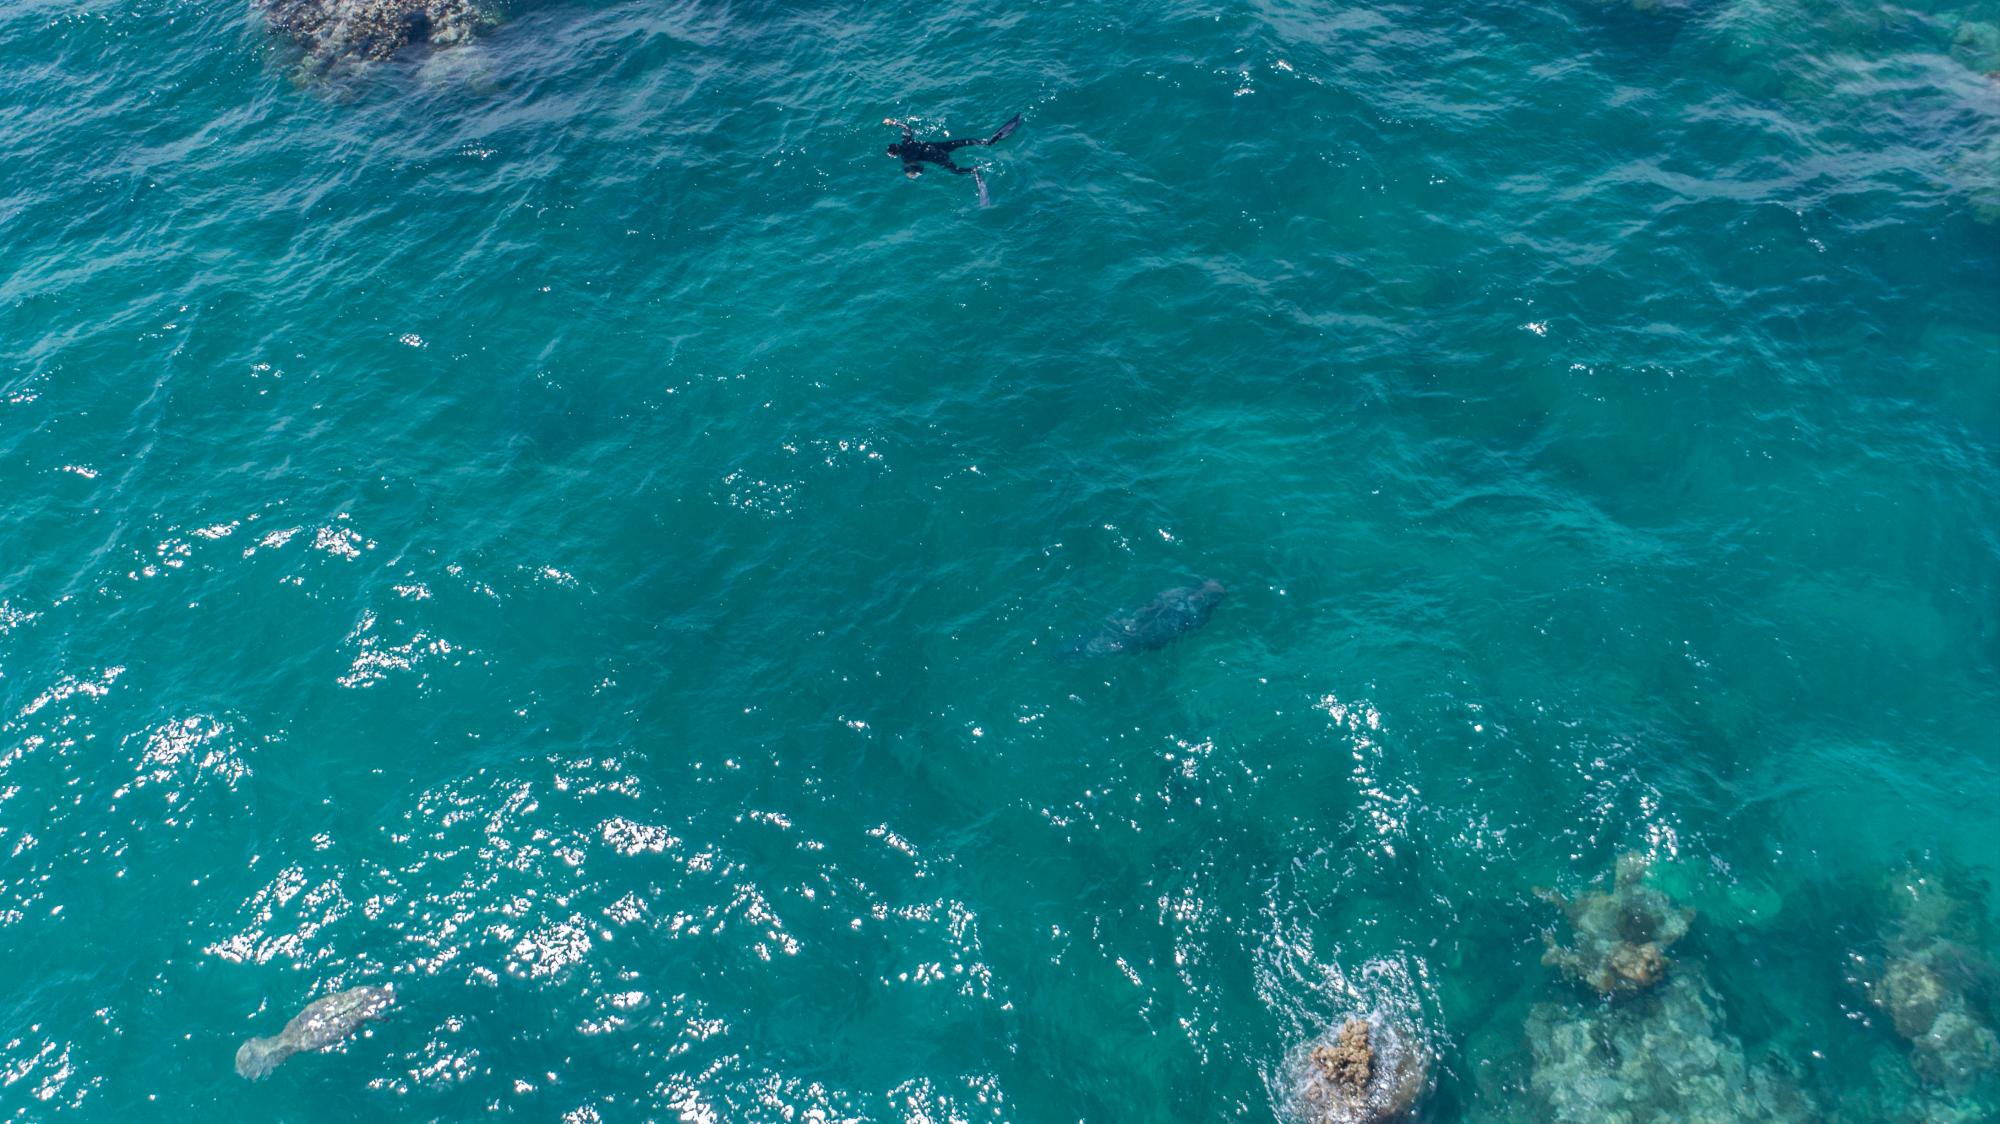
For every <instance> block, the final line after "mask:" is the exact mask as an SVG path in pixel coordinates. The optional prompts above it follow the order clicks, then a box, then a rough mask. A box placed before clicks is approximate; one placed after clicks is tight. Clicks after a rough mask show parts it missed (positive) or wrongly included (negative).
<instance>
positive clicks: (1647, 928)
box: [1538, 852, 1694, 996]
mask: <svg viewBox="0 0 2000 1124" xmlns="http://www.w3.org/2000/svg"><path fill="white" fill-rule="evenodd" d="M1646 867H1647V860H1646V857H1645V856H1644V855H1641V854H1638V853H1636V852H1628V853H1626V854H1624V855H1620V856H1619V858H1618V865H1617V869H1616V871H1615V873H1614V875H1613V878H1612V888H1611V890H1610V891H1609V892H1605V891H1602V890H1596V891H1592V892H1590V893H1588V894H1584V895H1583V896H1582V897H1579V898H1577V899H1576V900H1574V901H1571V900H1570V899H1568V898H1565V897H1564V896H1562V895H1561V894H1558V893H1556V892H1555V891H1553V890H1543V891H1538V893H1539V894H1540V895H1541V897H1542V898H1544V899H1545V900H1547V901H1549V902H1552V903H1554V904H1555V905H1556V906H1557V907H1559V908H1560V909H1562V911H1563V913H1564V915H1565V916H1567V917H1568V918H1569V924H1570V930H1571V943H1570V944H1569V945H1562V944H1558V943H1557V942H1556V938H1555V935H1554V934H1553V933H1550V934H1545V940H1546V941H1547V942H1548V951H1547V952H1546V953H1544V954H1543V955H1542V963H1544V964H1546V965H1548V966H1550V967H1552V968H1557V969H1560V970H1561V971H1562V972H1563V974H1565V975H1567V976H1569V977H1571V978H1572V979H1575V980H1577V981H1579V982H1581V983H1583V984H1585V985H1587V986H1589V987H1591V988H1593V989H1594V990H1596V991H1597V992H1598V993H1599V994H1602V995H1607V996H1611V995H1622V994H1629V993H1632V992H1637V991H1644V990H1646V989H1648V988H1650V987H1653V986H1654V985H1656V984H1658V983H1659V982H1660V981H1661V980H1663V979H1665V978H1666V975H1667V965H1668V964H1669V963H1670V962H1669V961H1668V960H1667V957H1666V949H1667V948H1668V947H1669V946H1671V945H1672V944H1673V943H1674V942H1675V941H1678V940H1680V939H1681V938H1682V937H1684V936H1686V935H1687V931H1688V925H1689V923H1690V922H1692V921H1693V920H1694V911H1693V910H1691V909H1681V908H1678V907H1676V906H1675V905H1674V903H1673V901H1672V900H1671V899H1669V898H1668V897H1667V896H1666V895H1665V894H1663V893H1661V892H1660V891H1659V890H1657V889H1654V888H1653V887H1651V886H1649V885H1647V884H1646Z"/></svg>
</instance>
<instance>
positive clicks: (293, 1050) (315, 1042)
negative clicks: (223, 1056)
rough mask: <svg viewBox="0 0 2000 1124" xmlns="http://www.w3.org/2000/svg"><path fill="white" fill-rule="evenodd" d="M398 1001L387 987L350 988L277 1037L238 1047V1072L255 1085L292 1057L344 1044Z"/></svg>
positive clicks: (315, 1004) (309, 1009) (320, 1002)
mask: <svg viewBox="0 0 2000 1124" xmlns="http://www.w3.org/2000/svg"><path fill="white" fill-rule="evenodd" d="M395 1001H396V994H395V992H392V991H390V990H389V989H388V988H386V987H350V988H348V989H347V990H346V991H336V992H334V993H333V994H332V995H329V996H326V997H324V998H322V999H315V1000H313V1001H312V1002H311V1003H309V1004H307V1005H306V1009H305V1010H303V1011H300V1012H299V1013H298V1014H297V1015H294V1016H293V1017H292V1021H291V1022H288V1023H286V1024H285V1029H283V1030H281V1031H279V1032H278V1033H277V1034H275V1035H273V1036H272V1037H270V1038H252V1039H251V1040H249V1041H248V1042H245V1043H244V1044H243V1045H241V1046H239V1047H237V1050H236V1072H237V1073H238V1074H240V1075H241V1076H243V1077H245V1078H247V1079H249V1080H251V1081H255V1080H257V1079H258V1078H261V1077H263V1076H264V1075H265V1074H267V1073H270V1072H271V1071H272V1070H274V1069H276V1068H278V1066H279V1064H281V1063H282V1062H283V1061H284V1060H285V1059H286V1058H289V1057H291V1056H292V1055H293V1054H302V1053H305V1052H306V1051H308V1050H324V1049H326V1048H327V1047H328V1046H332V1045H336V1044H338V1043H340V1042H343V1041H345V1040H346V1039H347V1038H349V1037H350V1036H352V1035H353V1034H354V1032H355V1031H357V1030H359V1029H361V1024H362V1023H364V1022H367V1021H368V1020H369V1019H375V1018H380V1017H381V1016H382V1012H383V1010H385V1009H386V1008H387V1007H388V1006H389V1004H391V1003H394V1002H395Z"/></svg>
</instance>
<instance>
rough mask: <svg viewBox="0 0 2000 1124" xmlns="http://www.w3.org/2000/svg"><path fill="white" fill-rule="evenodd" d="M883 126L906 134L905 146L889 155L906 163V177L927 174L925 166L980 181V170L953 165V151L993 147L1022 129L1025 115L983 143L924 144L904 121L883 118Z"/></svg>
mask: <svg viewBox="0 0 2000 1124" xmlns="http://www.w3.org/2000/svg"><path fill="white" fill-rule="evenodd" d="M882 123H883V124H884V125H894V126H896V127H897V128H898V129H901V130H903V143H901V144H892V145H890V146H889V155H891V156H896V157H900V158H901V159H902V161H903V174H904V175H906V176H909V177H911V178H912V179H914V178H915V177H917V176H920V175H922V174H923V171H924V168H923V166H924V165H925V164H936V165H938V166H939V167H942V168H944V169H945V170H946V171H951V172H957V173H958V174H959V175H961V176H973V177H975V178H976V177H977V176H978V175H979V169H977V168H961V167H959V166H958V165H956V164H954V163H952V162H951V152H952V149H955V148H964V147H965V146H966V145H968V144H992V143H993V142H994V141H997V140H1000V139H1001V138H1003V137H1005V136H1006V135H1007V134H1008V133H1011V132H1013V131H1014V130H1015V129H1017V128H1019V127H1020V125H1021V115H1020V114H1018V113H1017V114H1015V115H1014V119H1013V120H1012V121H1009V122H1007V123H1006V124H1005V125H1002V126H1000V131H999V132H997V133H994V134H993V135H992V136H990V137H986V138H983V139H980V138H970V137H969V138H967V139H965V140H948V141H920V140H918V139H917V136H916V134H915V133H912V132H911V131H910V127H909V126H908V125H905V124H903V123H902V122H901V121H898V120H895V119H894V118H883V120H882Z"/></svg>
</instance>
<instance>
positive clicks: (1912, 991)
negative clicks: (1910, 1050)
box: [1870, 957, 1952, 1038]
mask: <svg viewBox="0 0 2000 1124" xmlns="http://www.w3.org/2000/svg"><path fill="white" fill-rule="evenodd" d="M1873 991H1874V994H1873V995H1871V996H1870V998H1871V999H1873V1000H1874V1001H1875V1005H1876V1006H1878V1007H1880V1008H1882V1009H1883V1010H1884V1011H1887V1012H1889V1020H1890V1021H1891V1022H1893V1023H1894V1024H1895V1026H1896V1033H1897V1034H1900V1035H1902V1036H1903V1037H1905V1038H1915V1037H1917V1036H1918V1035H1920V1034H1922V1033H1924V1032H1925V1031H1927V1030H1929V1029H1930V1028H1931V1024H1932V1023H1934V1022H1936V1021H1937V1017H1938V1015H1940V1014H1942V1013H1943V1012H1944V1009H1945V1005H1946V1004H1947V1003H1949V1002H1950V1001H1951V998H1952V997H1951V995H1950V993H1949V992H1947V991H1946V989H1945V986H1944V981H1942V980H1940V979H1938V977H1937V973H1936V972H1933V971H1931V970H1930V968H1929V967H1928V966H1926V965H1925V964H1924V963H1923V962H1922V961H1920V960H1917V959H1915V958H1913V957H1905V958H1903V959H1900V960H1894V961H1891V962H1890V963H1889V968H1888V970H1887V971H1885V972H1883V973H1882V981H1881V982H1880V983H1878V984H1876V985H1875V987H1874V989H1873Z"/></svg>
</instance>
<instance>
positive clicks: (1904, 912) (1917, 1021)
mask: <svg viewBox="0 0 2000 1124" xmlns="http://www.w3.org/2000/svg"><path fill="white" fill-rule="evenodd" d="M1951 881H1953V880H1952V879H1951V878H1948V877H1934V876H1929V875H1926V874H1924V873H1922V872H1920V871H1918V870H1916V869H1915V868H1913V867H1912V868H1905V869H1903V870H1901V871H1899V872H1897V874H1896V875H1895V876H1894V877H1892V878H1891V879H1890V880H1889V886H1888V890H1889V900H1890V902H1891V903H1892V906H1893V910H1894V921H1893V922H1892V923H1891V925H1890V927H1889V930H1888V932H1887V933H1886V935H1885V939H1884V944H1885V946H1886V948H1887V953H1888V955H1887V958H1886V962H1885V963H1884V964H1883V968H1882V971H1881V973H1880V975H1879V976H1878V977H1876V978H1875V979H1873V980H1866V979H1864V980H1862V981H1861V984H1862V987H1863V989H1864V990H1865V991H1866V992H1867V994H1868V999H1869V1002H1871V1003H1873V1004H1874V1005H1875V1006H1876V1007H1878V1008H1880V1009H1881V1010H1882V1011H1884V1012H1886V1013H1887V1014H1888V1016H1889V1022H1890V1025H1891V1026H1893V1027H1895V1030H1896V1033H1897V1034H1898V1035H1900V1036H1902V1037H1903V1038H1905V1039H1908V1040H1909V1043H1910V1068H1911V1069H1912V1070H1914V1071H1915V1072H1916V1075H1917V1077H1918V1079H1919V1080H1921V1081H1922V1082H1923V1083H1924V1084H1925V1085H1927V1086H1930V1087H1931V1088H1933V1089H1934V1090H1937V1091H1940V1092H1942V1093H1944V1094H1946V1095H1947V1096H1950V1097H1965V1096H1968V1095H1970V1094H1971V1093H1972V1092H1973V1090H1974V1087H1975V1086H1977V1085H1979V1084H1980V1083H1981V1082H1982V1081H1983V1080H1984V1079H1985V1078H1987V1077H1988V1076H1989V1075H1992V1074H1994V1073H1995V1072H1996V1071H2000V1037H1996V1036H1995V1034H1994V1031H1993V1027H1992V1025H1991V1019H1990V1013H1989V1012H1988V1011H1987V1010H1986V1004H1985V1003H1984V1002H1982V999H1983V997H1984V993H1986V992H1988V991H1990V990H1991V985H1992V983H1993V979H1994V975H1995V970H1994V967H1993V965H1992V964H1991V962H1990V961H1988V960H1987V958H1986V957H1985V956H1984V955H1983V953H1982V952H1981V951H1980V950H1981V949H1983V948H1985V947H1987V946H1988V945H1989V944H1990V938H1991V936H1992V934H1991V932H1990V928H1991V926H1990V923H1989V922H1988V921H1987V919H1986V917H1985V915H1984V912H1983V911H1982V910H1981V909H1979V908H1976V905H1977V903H1976V901H1975V900H1972V899H1970V898H1968V897H1967V896H1966V895H1964V894H1960V893H1955V892H1953V889H1952V887H1951V886H1950V885H1948V883H1950V882H1951Z"/></svg>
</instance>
